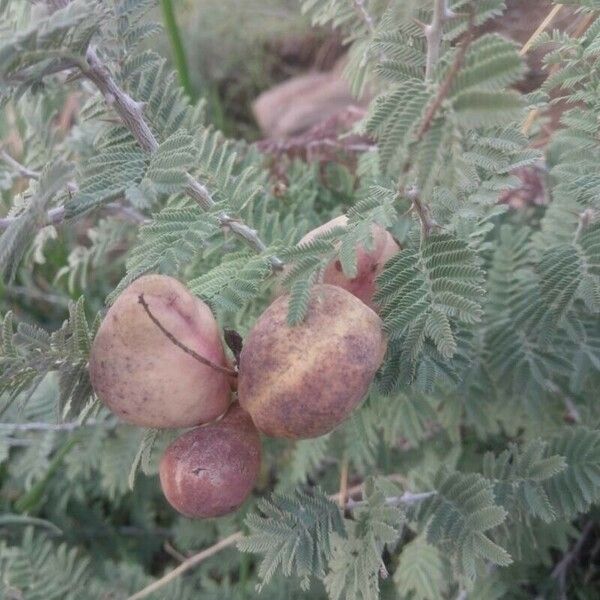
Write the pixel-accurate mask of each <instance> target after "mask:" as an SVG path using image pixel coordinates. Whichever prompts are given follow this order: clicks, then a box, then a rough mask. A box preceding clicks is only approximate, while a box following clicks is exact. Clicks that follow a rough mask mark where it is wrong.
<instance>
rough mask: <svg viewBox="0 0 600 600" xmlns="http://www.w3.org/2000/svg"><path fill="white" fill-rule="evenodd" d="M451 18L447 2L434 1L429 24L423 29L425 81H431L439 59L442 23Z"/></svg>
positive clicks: (446, 0)
mask: <svg viewBox="0 0 600 600" xmlns="http://www.w3.org/2000/svg"><path fill="white" fill-rule="evenodd" d="M452 16H453V13H452V11H451V10H450V8H449V7H448V0H434V2H433V16H432V18H431V23H430V24H429V25H425V27H424V32H425V38H426V39H427V56H426V59H425V80H426V81H431V80H432V79H433V72H434V70H435V67H436V65H437V63H438V61H439V59H440V48H441V45H442V37H443V35H444V23H445V22H446V21H447V20H448V19H450V18H452Z"/></svg>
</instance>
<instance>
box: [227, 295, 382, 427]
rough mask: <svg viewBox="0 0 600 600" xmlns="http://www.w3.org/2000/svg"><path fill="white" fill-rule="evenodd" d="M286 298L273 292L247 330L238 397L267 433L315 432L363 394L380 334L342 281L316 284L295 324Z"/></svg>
mask: <svg viewBox="0 0 600 600" xmlns="http://www.w3.org/2000/svg"><path fill="white" fill-rule="evenodd" d="M288 305H289V296H288V295H286V296H281V297H279V298H278V299H277V300H275V302H273V304H271V305H270V306H269V308H267V310H266V311H265V312H264V313H263V314H262V316H261V317H260V318H259V319H258V321H257V322H256V324H255V325H254V327H253V328H252V331H251V332H250V334H249V335H248V337H247V338H246V340H245V342H244V347H243V350H242V353H241V356H240V368H239V377H238V397H239V402H240V405H241V406H242V408H243V409H244V410H247V411H248V412H249V413H250V416H251V417H252V420H253V421H254V424H255V425H256V427H258V429H259V430H260V431H262V432H263V433H265V434H267V435H270V436H273V437H287V438H294V439H300V438H312V437H318V436H320V435H323V434H324V433H327V432H328V431H331V430H332V429H334V428H335V427H336V426H337V425H338V424H339V423H340V422H342V421H343V420H344V419H346V417H348V415H349V414H350V413H351V412H352V410H353V409H354V408H355V407H356V406H357V405H358V404H359V403H360V401H361V400H362V399H363V397H364V396H365V394H366V392H367V389H368V387H369V384H370V383H371V381H372V380H373V377H374V376H375V373H376V372H377V369H378V368H379V366H380V365H381V362H382V360H383V357H384V354H385V351H386V346H387V342H386V339H385V337H384V335H383V332H382V323H381V320H380V319H379V317H378V316H377V315H376V314H375V313H374V312H373V311H372V310H371V309H370V308H369V307H368V306H366V305H365V304H364V303H363V302H361V301H360V300H359V299H358V298H356V297H355V296H353V295H352V294H350V293H348V292H347V291H346V290H344V289H342V288H339V287H335V286H332V285H315V286H314V287H313V288H312V290H311V299H310V302H309V308H308V313H307V315H306V319H305V320H304V322H302V323H301V324H299V325H296V326H294V327H290V326H289V325H288V324H287V314H288Z"/></svg>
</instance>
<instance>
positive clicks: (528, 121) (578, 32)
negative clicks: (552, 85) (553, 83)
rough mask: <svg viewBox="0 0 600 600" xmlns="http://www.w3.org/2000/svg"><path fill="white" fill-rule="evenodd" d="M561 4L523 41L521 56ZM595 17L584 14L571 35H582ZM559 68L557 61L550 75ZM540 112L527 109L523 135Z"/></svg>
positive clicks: (534, 109)
mask: <svg viewBox="0 0 600 600" xmlns="http://www.w3.org/2000/svg"><path fill="white" fill-rule="evenodd" d="M562 6H563V5H562V4H557V5H556V6H555V7H554V8H553V9H552V10H551V11H550V13H549V14H548V16H547V17H546V18H545V19H544V20H543V21H542V23H541V24H540V26H539V27H538V28H537V29H536V30H535V31H534V33H533V34H532V36H531V37H530V38H529V39H528V40H527V41H526V42H525V44H524V45H523V47H522V48H521V51H520V52H519V54H520V55H521V56H524V55H525V54H526V53H527V51H528V50H529V48H530V47H531V45H532V44H533V42H534V41H535V40H536V39H537V37H538V36H539V35H540V33H542V31H543V30H544V29H545V28H546V27H547V26H548V25H549V24H550V23H551V22H552V20H553V19H554V17H555V16H556V15H557V14H558V11H559V10H560V9H561V8H562ZM595 17H596V14H595V13H593V12H592V13H590V14H588V15H585V17H584V18H583V19H582V20H581V23H580V24H579V26H578V27H577V29H575V31H574V32H573V37H574V38H578V37H579V36H580V35H583V33H584V32H585V30H586V29H587V28H588V26H589V25H590V23H591V22H592V21H593V19H594V18H595ZM542 25H543V27H542ZM559 68H560V66H559V64H558V63H557V64H555V65H553V66H552V68H551V69H550V75H553V74H554V73H556V71H557V70H558V69H559ZM540 113H541V111H540V109H539V108H532V109H531V110H530V111H529V114H528V115H527V117H526V118H525V121H524V122H523V126H522V127H521V132H522V133H523V134H524V135H527V134H528V133H529V130H530V129H531V127H532V126H533V124H534V123H535V121H536V119H537V118H538V117H539V115H540Z"/></svg>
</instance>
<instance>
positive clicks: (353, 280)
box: [299, 215, 400, 308]
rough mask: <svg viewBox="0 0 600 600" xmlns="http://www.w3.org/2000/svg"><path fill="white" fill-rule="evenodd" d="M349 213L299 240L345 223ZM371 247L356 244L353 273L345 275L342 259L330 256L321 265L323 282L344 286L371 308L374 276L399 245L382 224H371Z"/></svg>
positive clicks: (301, 241)
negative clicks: (330, 259) (351, 275)
mask: <svg viewBox="0 0 600 600" xmlns="http://www.w3.org/2000/svg"><path fill="white" fill-rule="evenodd" d="M347 224H348V217H346V216H345V215H342V216H340V217H336V218H335V219H332V220H331V221H328V222H327V223H325V224H323V225H321V226H320V227H317V228H316V229H313V230H312V231H310V232H308V233H307V234H306V235H305V236H304V237H303V238H302V239H301V240H300V242H299V243H300V244H302V243H306V242H310V241H311V240H313V239H315V238H316V237H319V236H321V235H323V234H325V233H327V232H328V231H330V230H331V229H333V228H335V227H346V225H347ZM371 232H372V236H373V249H372V250H367V249H366V248H364V247H363V246H359V247H358V248H357V250H356V277H347V276H346V275H344V272H343V271H342V263H341V262H340V261H339V260H332V261H331V262H330V263H329V264H328V265H327V266H326V267H325V269H324V271H323V276H322V282H323V283H329V284H330V285H337V286H338V287H341V288H344V289H345V290H347V291H349V292H350V293H351V294H354V295H355V296H356V297H357V298H360V299H361V300H362V301H363V302H364V303H365V304H366V305H367V306H370V307H371V308H374V303H373V295H374V294H375V290H376V279H377V277H379V275H380V273H381V272H382V271H383V267H384V265H385V263H386V262H387V261H388V260H389V259H390V258H391V257H392V256H394V254H396V253H397V252H398V251H399V250H400V247H399V246H398V244H397V243H396V242H395V241H394V238H393V237H392V236H391V234H390V233H388V232H387V231H386V230H385V229H384V228H383V227H380V226H379V225H373V227H372V229H371Z"/></svg>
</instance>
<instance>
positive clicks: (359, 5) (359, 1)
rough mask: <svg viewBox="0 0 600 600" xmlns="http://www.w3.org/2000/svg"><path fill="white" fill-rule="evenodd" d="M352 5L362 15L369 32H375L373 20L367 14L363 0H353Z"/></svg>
mask: <svg viewBox="0 0 600 600" xmlns="http://www.w3.org/2000/svg"><path fill="white" fill-rule="evenodd" d="M354 6H355V7H356V10H357V11H358V13H359V14H360V16H361V17H362V20H363V21H364V22H365V23H366V25H367V27H368V28H369V31H370V32H371V33H374V32H375V22H374V21H373V17H372V16H371V15H370V14H369V11H368V10H367V7H366V6H365V0H354Z"/></svg>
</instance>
